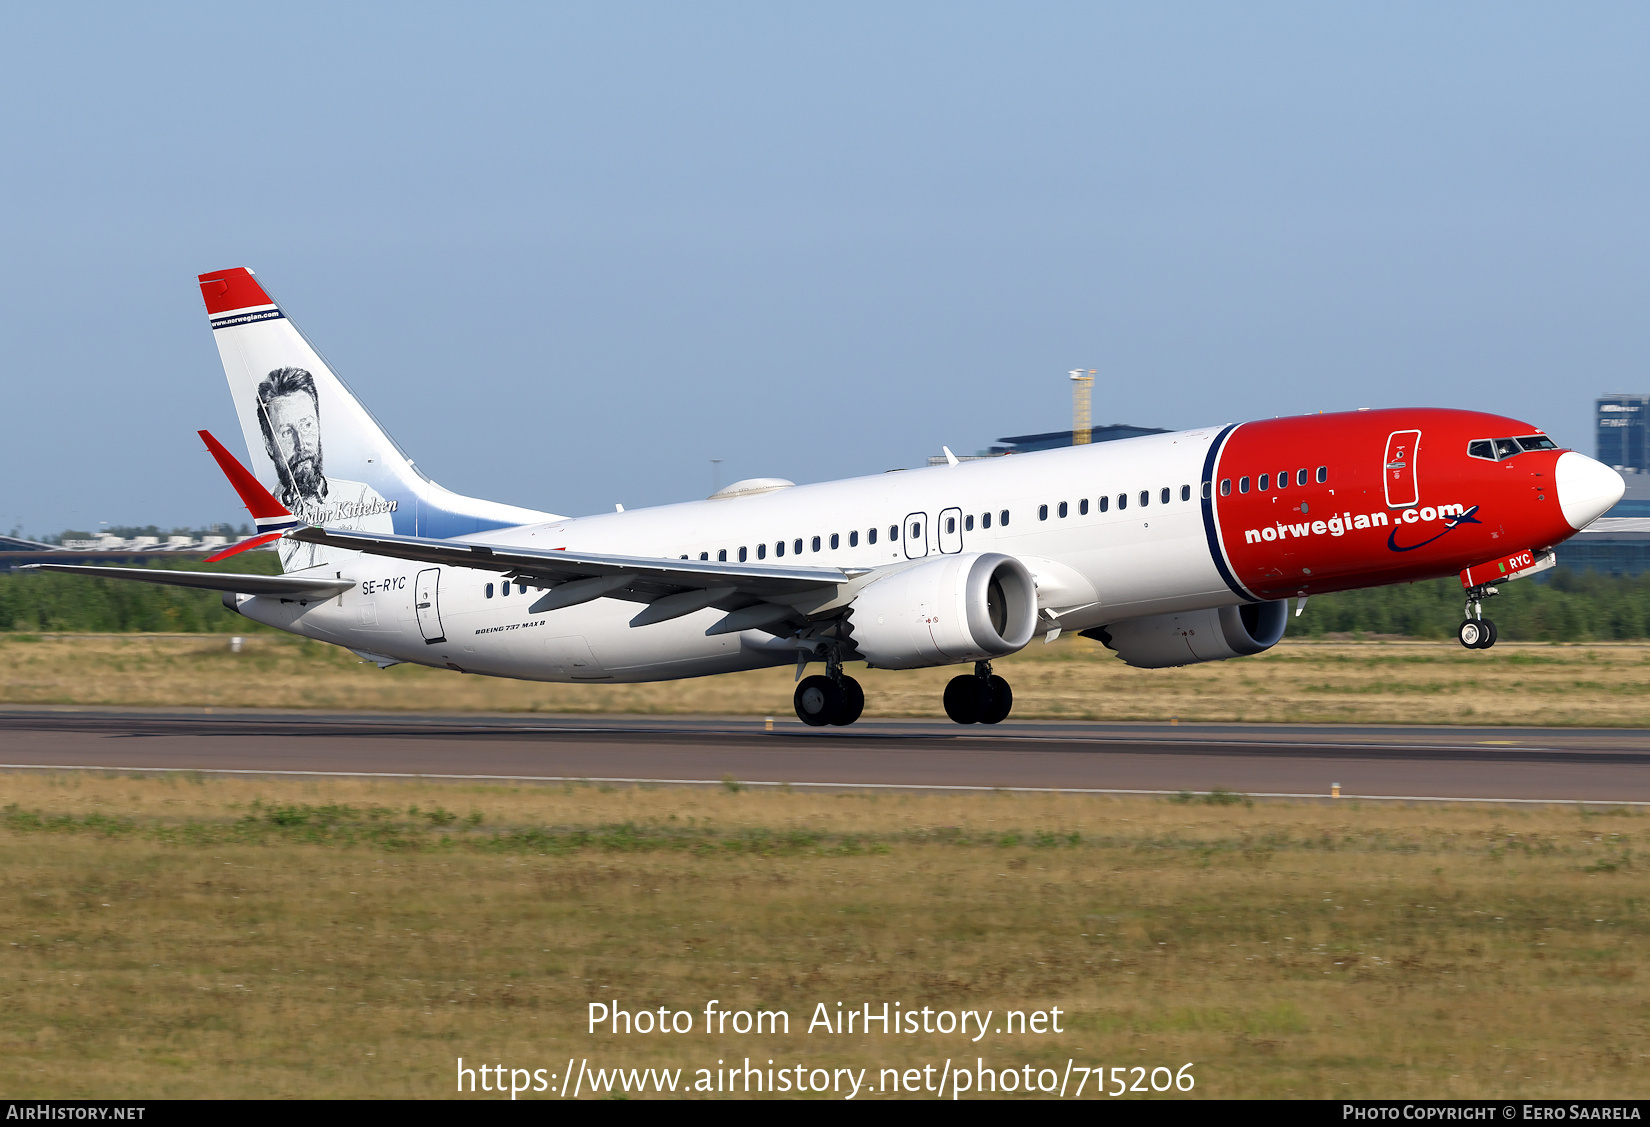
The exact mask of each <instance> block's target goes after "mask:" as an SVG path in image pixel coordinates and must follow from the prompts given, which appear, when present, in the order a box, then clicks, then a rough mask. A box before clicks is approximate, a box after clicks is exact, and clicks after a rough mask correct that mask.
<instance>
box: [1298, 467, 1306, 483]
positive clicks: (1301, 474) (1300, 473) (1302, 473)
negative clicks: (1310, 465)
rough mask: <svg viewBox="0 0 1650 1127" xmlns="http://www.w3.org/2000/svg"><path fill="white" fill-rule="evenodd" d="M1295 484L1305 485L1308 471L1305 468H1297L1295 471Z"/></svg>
mask: <svg viewBox="0 0 1650 1127" xmlns="http://www.w3.org/2000/svg"><path fill="white" fill-rule="evenodd" d="M1295 484H1296V485H1305V484H1306V471H1305V470H1296V471H1295Z"/></svg>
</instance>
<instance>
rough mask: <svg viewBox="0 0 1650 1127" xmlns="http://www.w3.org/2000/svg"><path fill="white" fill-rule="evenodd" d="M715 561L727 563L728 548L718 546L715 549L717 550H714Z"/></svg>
mask: <svg viewBox="0 0 1650 1127" xmlns="http://www.w3.org/2000/svg"><path fill="white" fill-rule="evenodd" d="M716 562H717V563H727V562H728V550H727V549H726V548H718V549H717V551H716Z"/></svg>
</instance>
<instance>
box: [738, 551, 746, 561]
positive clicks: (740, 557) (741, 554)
mask: <svg viewBox="0 0 1650 1127" xmlns="http://www.w3.org/2000/svg"><path fill="white" fill-rule="evenodd" d="M745 558H746V557H745V549H744V548H740V549H739V562H740V563H744V562H745Z"/></svg>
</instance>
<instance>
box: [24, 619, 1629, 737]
mask: <svg viewBox="0 0 1650 1127" xmlns="http://www.w3.org/2000/svg"><path fill="white" fill-rule="evenodd" d="M814 668H815V669H816V670H817V669H818V666H815V667H814ZM849 668H850V671H851V672H852V673H853V674H854V675H855V676H856V677H858V678H859V679H860V680H861V682H862V683H863V685H864V687H865V695H866V708H865V714H866V715H867V716H870V717H878V716H926V717H933V718H936V719H938V718H940V717H942V716H943V712H942V710H941V707H940V698H941V694H942V693H943V692H944V688H945V683H946V681H947V680H948V679H949V678H951V677H953V676H955V675H956V674H957V672H958V670H957V669H955V668H943V669H918V670H905V671H889V670H866V669H864V668H863V666H857V665H856V666H850V667H849ZM996 668H997V671H998V672H1000V673H1001V674H1003V675H1004V676H1005V677H1007V678H1008V679H1009V680H1010V681H1011V682H1012V683H1013V685H1014V717H1015V719H1037V718H1043V719H1063V720H1076V719H1087V720H1169V719H1180V720H1183V721H1194V720H1197V721H1254V722H1263V721H1264V722H1274V723H1306V722H1310V723H1329V724H1339V723H1345V724H1353V723H1364V724H1510V725H1535V726H1541V725H1582V726H1607V727H1642V726H1645V724H1646V722H1647V710H1646V707H1645V699H1646V692H1647V690H1650V645H1647V644H1644V643H1587V644H1575V645H1558V644H1530V643H1513V642H1503V643H1501V644H1499V645H1497V646H1496V647H1495V649H1493V650H1490V651H1487V652H1479V651H1469V650H1464V649H1462V648H1461V647H1460V646H1459V645H1457V644H1456V643H1455V642H1454V641H1436V642H1415V641H1409V642H1403V641H1384V642H1377V641H1370V642H1313V641H1289V640H1285V641H1284V642H1283V643H1282V644H1280V645H1278V646H1276V647H1275V648H1273V649H1272V650H1269V651H1267V652H1266V653H1264V654H1260V655H1257V656H1255V657H1246V658H1239V659H1236V660H1233V661H1225V662H1215V663H1211V664H1207V665H1197V666H1191V667H1189V668H1186V669H1131V668H1129V667H1128V666H1126V665H1124V664H1123V663H1122V662H1121V661H1119V660H1118V659H1117V657H1116V656H1115V655H1114V654H1112V653H1111V652H1110V651H1108V650H1105V649H1104V648H1102V647H1101V646H1099V645H1098V644H1096V643H1094V642H1090V641H1088V640H1087V639H1084V638H1073V637H1067V638H1061V639H1060V640H1059V641H1057V642H1055V643H1054V644H1053V645H1049V646H1045V645H1043V644H1042V643H1040V642H1038V643H1034V644H1033V645H1031V646H1029V647H1027V648H1026V649H1025V650H1024V651H1023V652H1021V653H1019V654H1016V655H1014V656H1013V657H1010V658H1008V659H1006V660H1003V661H1000V662H997V663H996ZM793 678H794V671H793V670H792V669H791V668H779V669H766V670H759V671H755V672H750V673H735V674H727V675H724V676H720V677H705V678H700V679H698V680H693V681H678V682H664V683H659V684H645V685H592V684H580V685H551V684H541V683H536V682H530V681H507V680H500V679H498V678H492V677H472V676H465V675H463V674H459V673H454V672H451V671H449V670H437V669H426V668H422V667H418V666H396V667H394V668H391V669H387V670H380V669H378V668H377V667H376V666H373V665H369V664H363V663H361V662H360V661H359V660H358V659H357V658H356V657H355V655H353V654H351V653H350V652H349V651H347V650H343V649H339V648H338V647H336V646H328V645H324V644H321V643H318V642H306V641H303V640H302V639H298V638H293V637H290V636H288V635H277V634H271V633H263V634H256V635H247V636H246V641H245V644H244V646H243V647H242V650H241V652H240V653H234V652H232V651H231V648H230V640H229V639H228V638H227V637H224V636H222V635H173V636H165V635H161V636H157V635H142V634H116V635H85V634H61V635H44V636H42V635H32V634H13V635H0V703H14V704H33V705H68V706H75V705H108V706H134V705H135V706H143V707H165V708H178V707H182V708H308V709H328V710H336V709H383V710H392V711H422V712H471V711H500V712H548V713H634V714H655V715H658V714H670V713H699V714H712V715H745V716H763V715H773V716H778V717H790V716H793V715H794V714H793V713H792V710H791V693H792V689H793V688H794V682H793Z"/></svg>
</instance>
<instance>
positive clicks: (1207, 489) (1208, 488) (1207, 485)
mask: <svg viewBox="0 0 1650 1127" xmlns="http://www.w3.org/2000/svg"><path fill="white" fill-rule="evenodd" d="M1213 486H1214V482H1212V481H1206V482H1204V483H1203V499H1204V500H1205V501H1207V500H1208V499H1209V494H1210V493H1212V492H1214V490H1213Z"/></svg>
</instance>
